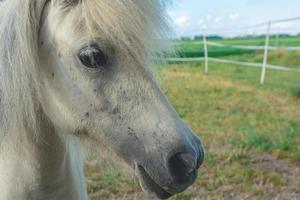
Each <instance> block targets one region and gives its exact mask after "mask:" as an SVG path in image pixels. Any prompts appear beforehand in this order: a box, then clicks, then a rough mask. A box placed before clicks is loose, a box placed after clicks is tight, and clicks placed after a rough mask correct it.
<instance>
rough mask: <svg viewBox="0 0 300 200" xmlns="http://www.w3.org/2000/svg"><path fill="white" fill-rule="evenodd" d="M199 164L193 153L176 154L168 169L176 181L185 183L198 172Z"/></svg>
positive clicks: (171, 159)
mask: <svg viewBox="0 0 300 200" xmlns="http://www.w3.org/2000/svg"><path fill="white" fill-rule="evenodd" d="M197 162H198V161H197V158H196V156H195V155H193V154H191V153H176V154H174V155H173V156H171V157H170V159H169V160H168V167H169V170H170V173H171V175H172V176H173V177H174V178H175V179H177V180H178V181H180V182H185V180H188V178H189V176H190V174H191V173H192V172H194V171H195V170H197Z"/></svg>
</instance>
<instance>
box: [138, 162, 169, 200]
mask: <svg viewBox="0 0 300 200" xmlns="http://www.w3.org/2000/svg"><path fill="white" fill-rule="evenodd" d="M138 171H139V175H140V184H141V187H142V189H143V190H144V191H146V192H148V193H149V194H150V195H154V196H156V197H157V198H159V199H168V198H169V197H171V196H173V194H171V193H169V192H167V191H166V190H164V189H163V188H162V187H161V186H160V185H158V184H157V183H156V182H155V181H154V180H153V179H152V178H151V177H150V175H149V174H148V173H147V172H146V170H145V169H144V168H143V167H142V166H140V165H139V166H138Z"/></svg>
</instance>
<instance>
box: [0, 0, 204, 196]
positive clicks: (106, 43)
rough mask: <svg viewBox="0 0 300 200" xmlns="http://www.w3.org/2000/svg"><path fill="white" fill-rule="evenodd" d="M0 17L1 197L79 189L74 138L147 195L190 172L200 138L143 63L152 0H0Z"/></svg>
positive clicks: (154, 15)
mask: <svg viewBox="0 0 300 200" xmlns="http://www.w3.org/2000/svg"><path fill="white" fill-rule="evenodd" d="M0 21H1V22H0V41H1V42H0V113H1V115H0V200H47V199H55V200H77V199H78V200H83V199H87V192H86V185H85V181H84V175H83V157H82V156H81V148H80V147H81V143H82V141H83V140H84V141H85V142H86V141H88V142H90V143H94V144H97V146H106V147H107V148H108V149H110V150H111V151H112V152H115V153H116V154H117V155H118V156H119V157H120V158H122V160H123V161H124V162H125V163H127V164H128V165H129V166H130V167H131V168H132V169H133V170H134V171H135V172H136V173H137V175H138V176H139V178H140V183H141V186H142V188H143V190H144V191H146V192H148V193H149V194H152V195H154V196H156V197H159V198H168V197H170V196H172V195H173V194H176V193H178V192H181V191H183V190H185V189H186V188H187V187H188V186H190V185H191V184H192V183H193V182H194V181H195V179H196V177H197V171H198V168H199V167H200V165H201V163H202V161H203V157H204V155H203V148H202V145H201V143H200V140H199V139H198V138H197V137H196V136H195V135H194V133H193V132H192V131H191V130H190V129H189V128H188V127H187V126H186V125H185V124H184V123H183V122H182V121H181V120H180V118H179V117H178V115H177V114H176V112H175V111H174V109H173V108H172V107H171V106H170V104H169V102H168V101H167V100H166V98H165V97H164V95H163V94H162V92H161V91H160V89H159V88H158V86H157V84H156V83H155V82H154V81H153V78H152V77H151V74H150V73H149V72H148V70H147V66H148V65H149V61H148V59H149V58H151V57H153V55H157V51H156V48H155V47H156V46H159V43H160V39H161V38H162V36H163V32H164V31H163V27H164V26H165V23H164V16H163V6H162V3H161V1H159V0H51V1H50V0H4V1H1V3H0Z"/></svg>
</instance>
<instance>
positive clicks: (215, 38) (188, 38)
mask: <svg viewBox="0 0 300 200" xmlns="http://www.w3.org/2000/svg"><path fill="white" fill-rule="evenodd" d="M265 37H266V35H264V34H261V35H243V36H235V37H234V38H236V39H251V38H265ZM271 37H300V33H298V34H293V35H291V34H288V33H280V34H272V35H271ZM206 38H207V39H208V40H222V39H224V37H223V36H220V35H207V36H206ZM179 40H181V41H190V40H203V35H195V36H190V37H187V36H182V37H180V39H179Z"/></svg>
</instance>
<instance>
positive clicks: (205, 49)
mask: <svg viewBox="0 0 300 200" xmlns="http://www.w3.org/2000/svg"><path fill="white" fill-rule="evenodd" d="M203 47H204V72H205V73H206V74H207V73H208V49H207V40H206V35H205V33H204V32H203Z"/></svg>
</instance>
